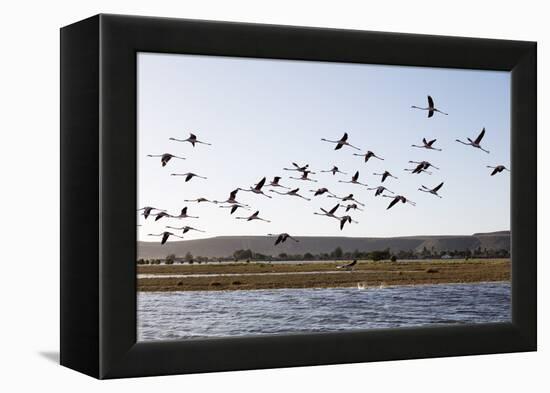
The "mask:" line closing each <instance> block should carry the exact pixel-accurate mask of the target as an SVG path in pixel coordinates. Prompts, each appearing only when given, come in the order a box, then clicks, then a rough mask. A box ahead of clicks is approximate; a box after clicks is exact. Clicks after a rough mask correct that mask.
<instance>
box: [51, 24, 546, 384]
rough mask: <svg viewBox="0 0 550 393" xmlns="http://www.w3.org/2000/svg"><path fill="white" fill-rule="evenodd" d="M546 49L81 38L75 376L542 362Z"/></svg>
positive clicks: (65, 49)
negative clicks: (540, 198)
mask: <svg viewBox="0 0 550 393" xmlns="http://www.w3.org/2000/svg"><path fill="white" fill-rule="evenodd" d="M536 87H537V86H536V43H534V42H520V41H504V40H489V39H476V38H459V37H439V36H424V35H411V34H396V33H379V32H365V31H350V30H334V29H316V28H303V27H288V26H268V25H255V24H244V23H227V22H209V21H194V20H181V19H169V18H148V17H134V16H121V15H103V14H102V15H97V16H94V17H91V18H89V19H86V20H83V21H80V22H77V23H75V24H72V25H69V26H66V27H64V28H62V29H61V351H60V352H61V364H62V365H64V366H67V367H70V368H72V369H75V370H78V371H80V372H83V373H85V374H88V375H90V376H93V377H96V378H101V379H103V378H121V377H134V376H146V375H163V374H181V373H196V372H212V371H227V370H243V369H259V368H274V367H291V366H307V365H322V364H340V363H352V362H367V361H381V360H394V359H414V358H426V357H444V356H461V355H472V354H493V353H505V352H519V351H534V350H536V321H537V320H536V303H537V299H536V259H537V255H536V248H537V247H536V246H537V244H536V228H537V225H536V202H537V201H536V172H537V167H536V107H537V102H536Z"/></svg>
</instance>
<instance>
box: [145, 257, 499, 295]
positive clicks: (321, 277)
mask: <svg viewBox="0 0 550 393" xmlns="http://www.w3.org/2000/svg"><path fill="white" fill-rule="evenodd" d="M342 263H343V262H342V261H337V262H336V261H335V262H326V261H323V262H319V263H301V262H296V263H295V264H279V265H276V264H268V263H260V264H257V263H254V264H246V263H242V264H233V265H140V266H138V268H137V272H138V280H137V283H138V291H154V292H158V291H201V290H202V291H212V290H216V291H217V290H251V289H275V288H338V287H357V286H358V285H363V286H366V287H374V286H380V285H383V286H385V285H388V286H390V285H420V284H444V283H445V284H446V283H471V282H492V281H509V280H510V260H509V259H470V260H467V261H465V260H421V261H415V262H410V261H409V262H399V261H397V262H390V261H380V262H372V261H359V262H358V264H357V266H356V268H355V269H354V270H353V271H349V272H345V273H342V270H340V269H337V268H336V266H337V265H341V264H342ZM298 273H299V274H298ZM140 277H141V278H140Z"/></svg>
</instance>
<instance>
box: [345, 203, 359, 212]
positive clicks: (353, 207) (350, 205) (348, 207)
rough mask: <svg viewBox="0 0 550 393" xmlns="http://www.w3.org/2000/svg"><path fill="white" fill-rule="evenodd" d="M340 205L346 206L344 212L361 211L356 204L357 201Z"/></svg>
mask: <svg viewBox="0 0 550 393" xmlns="http://www.w3.org/2000/svg"><path fill="white" fill-rule="evenodd" d="M341 207H343V208H346V213H347V212H349V211H350V210H359V211H360V212H362V211H363V209H361V208H360V207H359V206H357V203H351V204H349V205H347V206H341Z"/></svg>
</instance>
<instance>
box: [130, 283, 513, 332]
mask: <svg viewBox="0 0 550 393" xmlns="http://www.w3.org/2000/svg"><path fill="white" fill-rule="evenodd" d="M510 297H511V288H510V284H509V283H504V282H499V283H477V284H449V285H442V284H439V285H422V286H395V287H387V288H376V289H370V288H369V289H366V290H358V289H356V288H323V289H273V290H254V291H243V290H240V291H182V292H139V293H138V339H139V340H140V341H145V340H176V339H190V338H203V337H223V336H249V335H258V334H284V333H296V332H335V331H342V330H352V329H369V328H395V327H404V326H419V325H427V324H460V323H462V324H464V323H485V322H507V321H510V320H511V300H510Z"/></svg>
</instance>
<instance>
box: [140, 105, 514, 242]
mask: <svg viewBox="0 0 550 393" xmlns="http://www.w3.org/2000/svg"><path fill="white" fill-rule="evenodd" d="M411 108H413V109H417V110H422V111H427V113H428V118H431V117H433V116H434V114H435V113H440V114H442V115H448V114H447V113H445V112H442V111H441V110H439V109H438V108H436V107H435V104H434V101H433V99H432V97H431V96H428V106H427V107H418V106H414V105H413V106H411ZM484 136H485V128H483V129H482V131H481V132H480V134H479V135H478V136H477V137H476V138H475V139H474V140H472V139H470V138H467V141H468V142H464V141H462V140H460V139H456V142H458V143H461V144H463V145H467V146H472V147H473V148H476V149H479V150H481V151H483V152H485V153H487V154H489V151H488V150H486V149H484V148H483V147H481V141H482V139H483V137H484ZM169 139H170V140H172V141H176V142H184V143H190V144H191V145H192V146H193V147H195V146H196V145H198V144H202V145H208V146H211V144H210V143H207V142H203V141H200V140H198V139H197V136H196V135H195V134H193V133H190V135H189V137H188V138H187V139H177V138H169ZM321 141H323V142H326V143H332V144H334V145H336V146H335V147H334V150H340V149H342V148H344V147H349V148H350V149H354V150H357V151H361V149H360V148H359V147H357V146H354V145H352V144H351V143H350V142H349V135H348V133H347V132H346V133H344V135H343V136H342V137H341V138H340V139H338V140H329V139H325V138H321ZM436 141H437V140H436V139H433V140H430V141H428V140H426V138H423V139H422V144H421V145H411V147H415V148H420V149H426V150H434V151H442V149H440V148H436V147H434V144H435V142H436ZM353 155H354V156H359V157H363V159H364V162H365V163H367V162H368V161H369V160H370V159H371V158H373V159H377V160H381V161H383V160H384V158H382V157H380V156H378V155H376V154H375V153H374V152H372V151H370V150H368V151H366V152H365V153H361V154H358V153H353ZM148 157H160V163H161V165H162V167H165V166H166V165H167V164H168V163H169V162H170V161H171V160H172V159H179V160H185V158H184V157H180V156H176V155H174V154H171V153H163V154H158V155H155V154H149V155H148ZM409 163H410V164H415V166H414V167H413V168H406V169H404V170H405V171H407V172H410V173H411V174H416V175H418V174H421V173H426V174H430V175H431V174H432V172H431V171H429V169H430V168H433V169H436V170H439V168H438V167H436V166H435V165H433V164H432V163H430V162H429V161H409ZM487 168H490V169H493V171H492V172H491V173H490V175H491V176H494V175H496V174H498V173H500V172H503V171H509V169H508V168H506V167H505V166H504V165H496V166H487ZM283 170H285V171H292V172H296V173H297V175H296V176H289V179H293V180H296V181H305V182H311V183H317V182H318V180H317V179H313V178H311V177H310V175H315V174H316V172H313V171H312V170H311V169H310V167H309V164H305V165H299V164H297V163H295V162H293V163H292V167H290V168H283ZM319 173H331V174H332V175H333V176H336V175H337V174H339V175H344V176H347V175H348V173H346V172H343V171H341V170H340V169H339V168H338V167H337V166H332V168H331V169H327V170H320V171H319ZM373 175H375V176H380V183H384V182H385V181H386V180H387V179H389V178H392V179H398V178H397V177H396V176H394V175H392V174H391V173H390V172H388V171H384V172H382V173H373ZM171 176H183V177H185V179H184V180H185V182H188V181H191V180H193V179H195V178H197V179H203V180H206V179H207V178H206V177H204V176H201V175H198V174H196V173H192V172H187V173H172V174H171ZM282 179H283V178H282V177H281V176H275V177H274V178H273V180H271V181H269V182H268V181H267V179H266V177H262V178H261V179H260V181H258V183H256V184H254V185H252V186H250V187H248V188H240V187H238V188H236V189H234V190H233V191H231V192H230V193H229V197H228V198H227V199H226V200H223V201H217V200H210V199H207V198H203V197H199V198H196V199H186V200H184V201H185V202H195V203H210V204H213V205H219V207H220V208H225V209H230V210H229V213H230V214H233V213H235V212H236V211H237V210H239V209H242V210H245V211H247V210H248V211H251V210H252V209H251V206H249V205H247V204H245V203H242V202H239V201H238V200H237V199H236V198H237V193H238V192H250V193H253V194H256V195H259V196H262V197H265V198H269V199H272V198H273V196H272V195H269V194H267V193H266V192H271V193H273V194H277V195H280V196H285V197H286V196H290V197H297V198H301V199H304V200H306V201H311V198H308V197H307V196H304V195H301V194H299V191H300V188H291V187H287V186H285V185H283V184H281V183H280V182H281V180H282ZM338 182H339V183H345V184H353V185H359V186H363V187H366V189H367V190H375V192H374V196H375V197H377V196H381V197H384V198H390V199H391V201H390V203H389V205H388V206H387V208H386V210H388V209H391V208H392V207H394V206H395V205H397V204H398V203H399V202H401V203H403V204H410V205H412V206H416V203H415V202H413V201H411V200H410V199H409V198H407V197H405V196H404V195H399V194H395V193H394V192H393V191H391V190H389V189H388V188H386V187H385V186H384V185H382V184H380V185H378V186H376V187H368V185H367V184H366V183H364V182H361V181H359V171H355V173H354V174H353V175H352V176H351V178H350V179H349V180H338ZM443 184H444V182H441V183H439V184H438V185H437V186H435V187H433V188H430V187H427V186H425V185H421V187H420V188H418V191H422V192H425V193H429V194H431V195H434V196H436V197H438V198H442V196H441V195H439V194H438V192H439V191H440V190H441V188H442V187H443ZM266 188H269V190H266ZM309 192H310V193H312V194H313V195H312V197H318V196H321V195H325V194H326V197H327V198H333V199H337V200H338V201H339V202H338V203H337V204H336V205H335V206H333V207H332V208H330V209H324V208H320V212H314V213H313V214H315V215H319V216H325V217H328V218H331V219H335V220H337V221H338V223H339V227H340V230H343V229H344V226H345V225H346V224H351V223H358V222H357V221H356V220H354V219H353V218H352V217H351V215H349V212H350V211H351V210H353V211H355V210H357V211H363V208H364V206H365V204H364V203H361V202H359V201H358V200H356V199H355V198H354V194H348V195H342V196H338V195H335V194H334V193H332V192H330V191H329V189H328V188H326V187H320V188H316V189H312V190H309ZM390 194H391V195H390ZM339 209H343V210H344V214H342V215H339V214H338V211H339ZM254 210H255V209H254ZM138 211H142V215H143V216H144V218H145V219H147V218H148V217H149V216H153V217H155V221H159V220H161V219H163V218H174V219H187V218H199V217H197V216H192V215H189V214H187V206H186V207H184V208H183V209H182V210H181V211H180V213H179V214H174V215H173V214H169V213H168V212H167V211H166V210H164V209H160V208H156V207H152V206H145V207H143V208H141V209H139V210H138ZM235 219H237V220H246V221H253V220H259V221H265V222H268V223H269V222H271V221H270V220H267V219H265V218H262V217H260V212H259V211H258V210H256V211H255V212H254V213H252V214H250V215H244V216H236V217H235ZM166 229H174V230H177V231H182V235H183V234H185V233H187V232H189V231H198V232H205V231H203V230H201V229H197V228H194V227H191V226H188V225H185V226H182V227H176V226H166ZM149 236H159V237H161V244H165V243H166V242H167V240H168V239H169V238H170V237H171V236H173V237H177V238H181V239H183V236H181V235H178V234H176V233H173V232H170V231H168V230H166V231H164V232H162V233H159V234H154V233H151V234H149ZM268 236H274V237H276V240H275V245H278V244H281V243H284V242H285V241H286V240H288V239H291V240H293V241H295V242H298V241H299V240H298V239H295V238H294V237H292V236H290V235H289V234H288V233H280V234H268Z"/></svg>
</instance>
